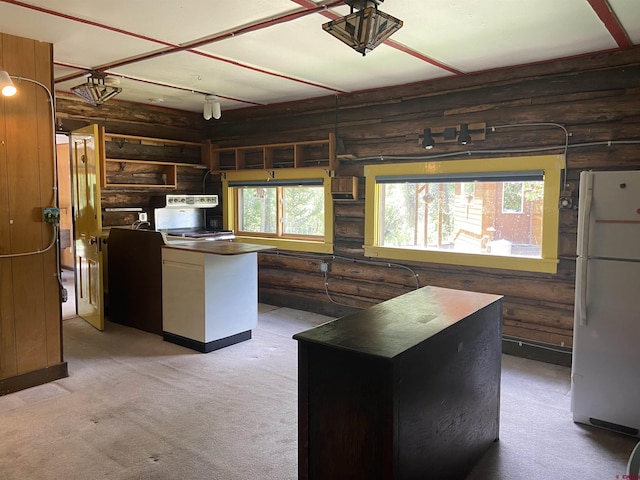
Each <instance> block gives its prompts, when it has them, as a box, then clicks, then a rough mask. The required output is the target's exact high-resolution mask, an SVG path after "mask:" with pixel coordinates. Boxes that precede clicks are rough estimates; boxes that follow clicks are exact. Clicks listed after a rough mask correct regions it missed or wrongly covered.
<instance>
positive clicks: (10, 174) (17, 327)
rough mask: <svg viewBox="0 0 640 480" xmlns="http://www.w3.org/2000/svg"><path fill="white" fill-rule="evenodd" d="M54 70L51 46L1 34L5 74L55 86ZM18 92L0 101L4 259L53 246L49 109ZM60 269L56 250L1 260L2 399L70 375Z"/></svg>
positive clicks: (0, 242)
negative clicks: (18, 388)
mask: <svg viewBox="0 0 640 480" xmlns="http://www.w3.org/2000/svg"><path fill="white" fill-rule="evenodd" d="M51 65H52V46H51V44H48V43H42V42H36V41H34V40H29V39H24V38H20V37H14V36H11V35H6V34H0V69H2V70H7V71H8V72H10V74H12V75H19V76H22V77H26V78H30V79H34V80H37V81H39V82H40V83H42V84H44V85H49V86H50V85H52V68H51ZM16 86H17V88H18V93H16V95H15V96H13V97H10V98H4V97H0V255H10V254H16V253H23V252H33V251H38V250H43V249H44V248H45V247H46V246H47V245H49V244H50V242H51V241H52V239H53V228H52V227H51V226H50V225H48V224H45V223H44V222H43V221H42V210H43V208H44V207H49V206H53V205H54V198H55V189H54V188H53V187H54V161H53V158H54V157H53V138H52V137H53V135H52V123H51V122H52V119H51V111H50V105H51V104H50V102H49V99H48V96H47V95H46V93H45V91H44V90H43V89H42V88H40V87H39V86H36V85H34V84H32V83H29V82H27V81H22V82H19V83H17V85H16ZM56 268H57V266H56V253H55V248H52V249H51V250H49V251H46V252H44V253H39V254H35V255H28V256H17V257H12V258H7V257H5V258H0V394H3V393H7V390H11V389H12V388H13V387H12V385H11V381H10V379H12V378H15V377H22V378H24V376H25V375H28V374H31V373H34V372H44V371H46V370H47V369H52V368H53V369H54V370H56V371H57V376H58V378H59V376H64V375H66V364H64V362H63V358H62V339H61V303H60V289H59V285H58V281H57V278H56ZM38 375H40V374H36V375H34V376H32V377H29V378H30V380H28V381H27V383H31V384H37V383H42V381H47V380H51V379H53V378H51V370H49V373H42V374H41V375H40V376H38ZM54 376H56V374H54ZM7 379H9V380H7ZM40 380H42V381H40ZM21 382H22V384H23V385H24V381H22V380H21ZM26 386H31V385H26ZM23 388H24V387H23Z"/></svg>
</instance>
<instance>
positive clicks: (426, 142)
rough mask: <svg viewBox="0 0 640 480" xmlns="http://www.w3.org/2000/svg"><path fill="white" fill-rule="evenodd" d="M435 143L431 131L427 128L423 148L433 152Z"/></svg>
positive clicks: (423, 138) (423, 136)
mask: <svg viewBox="0 0 640 480" xmlns="http://www.w3.org/2000/svg"><path fill="white" fill-rule="evenodd" d="M434 145H435V142H434V141H433V137H432V136H431V129H430V128H425V129H424V134H423V135H422V148H424V149H426V150H431V149H432V148H433V146H434Z"/></svg>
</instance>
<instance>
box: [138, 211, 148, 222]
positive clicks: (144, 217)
mask: <svg viewBox="0 0 640 480" xmlns="http://www.w3.org/2000/svg"><path fill="white" fill-rule="evenodd" d="M138 220H140V221H141V222H146V221H147V212H140V213H138Z"/></svg>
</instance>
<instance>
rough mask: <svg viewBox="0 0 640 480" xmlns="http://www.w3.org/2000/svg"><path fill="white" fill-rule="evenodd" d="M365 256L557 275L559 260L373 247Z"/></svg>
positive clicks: (368, 247)
mask: <svg viewBox="0 0 640 480" xmlns="http://www.w3.org/2000/svg"><path fill="white" fill-rule="evenodd" d="M364 254H365V256H366V257H372V258H381V259H389V260H407V261H412V262H425V263H442V264H450V265H466V266H470V267H485V268H500V269H505V270H521V271H526V272H539V273H557V271H558V260H557V259H555V258H553V259H549V258H531V257H515V256H509V257H508V256H499V255H483V254H473V253H449V252H437V251H425V250H414V249H410V248H389V247H373V246H365V247H364Z"/></svg>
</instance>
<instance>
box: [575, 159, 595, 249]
mask: <svg viewBox="0 0 640 480" xmlns="http://www.w3.org/2000/svg"><path fill="white" fill-rule="evenodd" d="M592 202H593V172H584V176H583V178H581V181H580V200H579V202H578V245H577V253H578V257H588V256H589V250H588V246H589V226H590V223H591V203H592Z"/></svg>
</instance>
